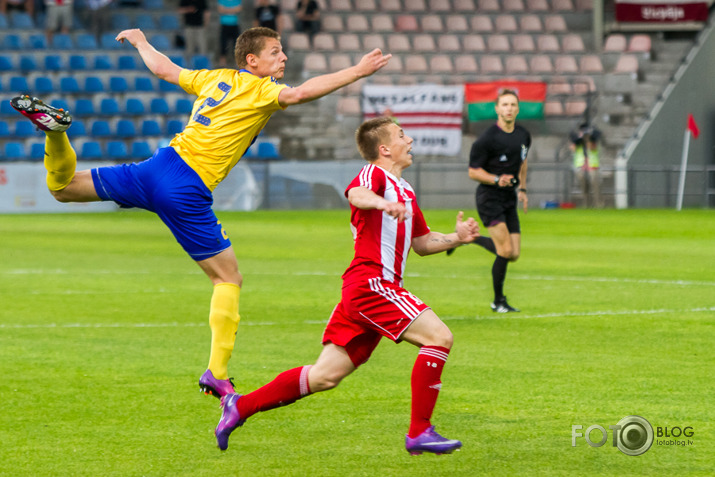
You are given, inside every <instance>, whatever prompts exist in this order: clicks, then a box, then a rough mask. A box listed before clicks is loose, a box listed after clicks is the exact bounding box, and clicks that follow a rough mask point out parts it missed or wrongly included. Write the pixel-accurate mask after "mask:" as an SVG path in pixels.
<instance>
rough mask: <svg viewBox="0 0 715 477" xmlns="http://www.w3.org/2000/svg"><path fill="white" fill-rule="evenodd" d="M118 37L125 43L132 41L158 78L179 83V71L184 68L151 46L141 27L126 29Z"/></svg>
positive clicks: (147, 65)
mask: <svg viewBox="0 0 715 477" xmlns="http://www.w3.org/2000/svg"><path fill="white" fill-rule="evenodd" d="M116 39H117V41H118V42H120V43H124V41H125V40H126V41H128V42H129V43H131V45H132V46H133V47H134V48H136V49H137V51H138V52H139V55H140V56H141V57H142V61H144V64H145V65H146V67H147V68H149V71H151V72H152V73H154V75H156V76H157V77H158V78H161V79H163V80H164V81H168V82H169V83H174V84H179V73H181V69H182V68H181V67H180V66H179V65H177V64H176V63H174V62H173V61H171V60H170V59H169V58H168V57H167V56H166V55H164V54H163V53H160V52H158V51H157V50H156V49H155V48H154V47H153V46H151V44H150V43H149V42H148V41H147V39H146V36H144V33H143V32H142V31H141V30H140V29H138V28H135V29H132V30H124V31H122V32H120V33H119V35H117V38H116Z"/></svg>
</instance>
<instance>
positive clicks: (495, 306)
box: [491, 296, 521, 313]
mask: <svg viewBox="0 0 715 477" xmlns="http://www.w3.org/2000/svg"><path fill="white" fill-rule="evenodd" d="M491 307H492V311H493V312H495V313H514V312H519V311H521V310H519V309H518V308H514V307H513V306H511V305H510V304H509V303H507V302H506V297H505V296H504V297H501V298H500V299H499V300H496V301H494V303H492V304H491Z"/></svg>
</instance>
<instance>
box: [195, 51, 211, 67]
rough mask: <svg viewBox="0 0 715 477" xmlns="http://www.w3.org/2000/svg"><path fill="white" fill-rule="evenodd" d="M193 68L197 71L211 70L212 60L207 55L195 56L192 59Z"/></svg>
mask: <svg viewBox="0 0 715 477" xmlns="http://www.w3.org/2000/svg"><path fill="white" fill-rule="evenodd" d="M191 68H192V69H195V70H207V69H209V68H211V60H209V58H208V57H207V56H205V55H194V56H193V57H191Z"/></svg>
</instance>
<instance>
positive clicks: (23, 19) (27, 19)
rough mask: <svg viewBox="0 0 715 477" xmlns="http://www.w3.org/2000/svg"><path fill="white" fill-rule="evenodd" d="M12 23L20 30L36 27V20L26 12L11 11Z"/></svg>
mask: <svg viewBox="0 0 715 477" xmlns="http://www.w3.org/2000/svg"><path fill="white" fill-rule="evenodd" d="M10 24H11V25H12V26H13V28H17V29H18V30H31V29H33V28H35V22H34V21H33V20H32V17H31V16H30V15H29V14H27V13H25V12H11V13H10Z"/></svg>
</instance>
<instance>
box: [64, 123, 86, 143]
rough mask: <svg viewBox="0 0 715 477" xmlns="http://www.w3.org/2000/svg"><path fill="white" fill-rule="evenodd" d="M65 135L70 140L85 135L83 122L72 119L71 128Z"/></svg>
mask: <svg viewBox="0 0 715 477" xmlns="http://www.w3.org/2000/svg"><path fill="white" fill-rule="evenodd" d="M67 135H68V136H69V137H70V139H74V138H76V137H82V136H86V135H87V128H86V127H85V126H84V121H82V120H80V119H74V118H72V126H70V128H69V129H68V130H67Z"/></svg>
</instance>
